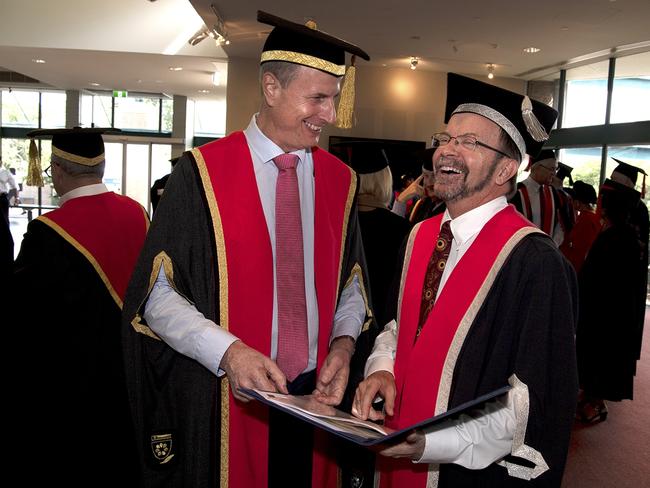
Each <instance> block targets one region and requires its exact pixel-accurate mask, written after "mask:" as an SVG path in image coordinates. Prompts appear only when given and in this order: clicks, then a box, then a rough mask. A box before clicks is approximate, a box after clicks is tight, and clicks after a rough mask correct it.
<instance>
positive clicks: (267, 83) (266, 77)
mask: <svg viewBox="0 0 650 488" xmlns="http://www.w3.org/2000/svg"><path fill="white" fill-rule="evenodd" d="M281 91H282V86H281V85H280V81H279V80H278V79H277V78H276V77H275V75H274V74H273V73H270V72H268V71H267V72H265V73H264V74H263V75H262V96H263V97H264V101H265V102H266V104H267V105H268V106H269V107H273V106H274V105H275V104H276V103H277V100H278V97H279V95H280V92H281Z"/></svg>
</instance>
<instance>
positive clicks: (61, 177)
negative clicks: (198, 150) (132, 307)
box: [10, 128, 149, 487]
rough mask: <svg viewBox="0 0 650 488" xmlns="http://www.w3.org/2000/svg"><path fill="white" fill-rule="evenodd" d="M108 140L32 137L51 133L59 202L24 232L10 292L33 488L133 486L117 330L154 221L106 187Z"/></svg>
mask: <svg viewBox="0 0 650 488" xmlns="http://www.w3.org/2000/svg"><path fill="white" fill-rule="evenodd" d="M103 132H105V129H99V128H97V129H79V128H76V129H53V130H47V129H42V130H36V131H32V132H30V133H29V134H28V136H30V137H49V136H52V159H51V166H50V168H49V169H48V170H51V176H52V182H53V184H54V189H55V190H56V192H57V194H58V195H59V196H60V200H59V202H60V208H58V209H56V210H52V211H51V212H47V213H45V214H43V215H41V216H40V217H38V218H36V219H34V220H32V221H31V222H30V223H29V225H28V226H27V233H26V234H25V237H24V239H23V241H22V245H21V248H20V254H19V255H18V258H17V259H16V263H15V271H14V276H13V279H12V285H13V286H12V288H11V290H12V291H11V294H10V303H11V304H12V310H14V311H15V312H16V314H18V315H19V316H18V317H17V318H15V320H13V321H12V322H11V323H13V324H14V326H15V327H19V332H18V334H24V335H25V336H24V337H23V340H22V341H21V344H23V345H26V344H29V349H30V354H31V355H33V357H34V358H37V359H38V360H37V361H26V362H24V363H23V364H22V366H21V372H22V374H21V376H20V377H21V379H22V383H23V385H22V387H21V390H22V391H21V394H20V395H19V396H18V397H17V398H19V405H21V406H22V408H21V411H20V412H19V415H20V418H22V419H24V420H25V422H24V423H23V424H21V425H22V427H21V428H23V429H24V431H23V432H21V434H22V436H24V438H26V439H28V442H29V443H30V444H31V445H30V446H28V452H32V453H34V455H36V454H37V453H38V458H39V461H38V464H39V467H38V469H34V470H32V471H31V472H30V473H29V474H28V475H27V476H28V478H27V479H28V480H29V483H28V484H30V485H33V486H44V485H46V484H50V483H56V484H60V485H62V486H69V487H85V486H98V487H104V486H106V487H108V486H133V487H137V486H139V482H138V479H139V476H138V462H137V454H136V451H135V439H134V435H133V428H132V422H131V416H130V411H129V405H128V401H127V394H126V383H125V376H124V367H123V362H122V347H121V340H120V323H121V315H122V304H123V300H124V296H125V293H126V288H127V284H128V282H129V279H130V277H131V273H132V271H133V268H134V266H135V262H136V259H137V257H138V255H139V253H140V250H141V248H142V245H143V243H144V239H145V235H146V232H147V228H148V226H149V219H148V216H147V213H146V212H145V210H144V209H143V208H142V206H140V204H139V203H137V202H136V201H134V200H132V199H130V198H128V197H126V196H122V195H117V194H115V193H113V192H110V191H108V190H107V188H106V186H105V185H104V184H103V183H102V177H103V174H104V167H105V154H104V141H103V139H102V133H103ZM48 170H46V173H47V171H48ZM39 444H40V445H39ZM43 449H46V450H47V452H46V453H44V452H43V451H42V450H43Z"/></svg>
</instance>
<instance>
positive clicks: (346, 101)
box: [336, 56, 356, 129]
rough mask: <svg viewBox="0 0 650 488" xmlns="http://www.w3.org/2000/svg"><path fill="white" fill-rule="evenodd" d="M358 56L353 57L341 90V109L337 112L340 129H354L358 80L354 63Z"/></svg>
mask: <svg viewBox="0 0 650 488" xmlns="http://www.w3.org/2000/svg"><path fill="white" fill-rule="evenodd" d="M355 60H356V56H352V61H351V63H350V67H349V68H348V71H347V73H346V74H345V78H344V80H343V87H342V88H341V96H340V98H339V108H338V110H337V119H336V127H338V128H339V129H350V128H351V127H352V125H353V124H352V117H353V115H354V83H355V78H356V68H355V67H354V62H355Z"/></svg>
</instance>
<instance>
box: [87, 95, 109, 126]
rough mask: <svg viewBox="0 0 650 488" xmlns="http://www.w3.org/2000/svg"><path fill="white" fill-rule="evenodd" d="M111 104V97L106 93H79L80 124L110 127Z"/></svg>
mask: <svg viewBox="0 0 650 488" xmlns="http://www.w3.org/2000/svg"><path fill="white" fill-rule="evenodd" d="M112 104H113V97H111V96H108V95H81V113H80V117H81V118H80V120H79V122H80V123H81V126H82V127H93V124H95V125H94V127H112V124H111V120H112V118H111V111H112V110H113V109H112Z"/></svg>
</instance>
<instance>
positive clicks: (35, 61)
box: [32, 59, 45, 64]
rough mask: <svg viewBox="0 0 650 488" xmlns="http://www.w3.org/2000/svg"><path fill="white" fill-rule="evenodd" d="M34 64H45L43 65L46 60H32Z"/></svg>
mask: <svg viewBox="0 0 650 488" xmlns="http://www.w3.org/2000/svg"><path fill="white" fill-rule="evenodd" d="M32 63H36V64H43V63H45V60H44V59H32Z"/></svg>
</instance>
